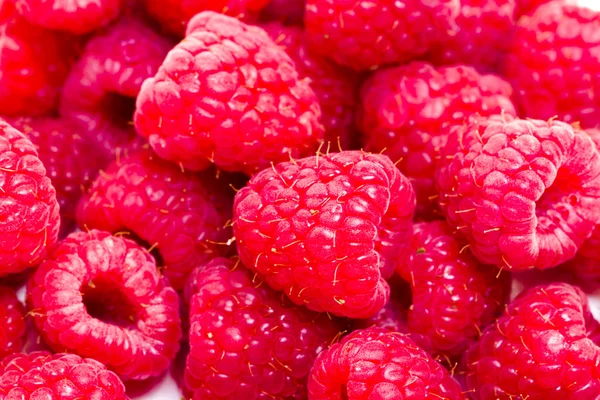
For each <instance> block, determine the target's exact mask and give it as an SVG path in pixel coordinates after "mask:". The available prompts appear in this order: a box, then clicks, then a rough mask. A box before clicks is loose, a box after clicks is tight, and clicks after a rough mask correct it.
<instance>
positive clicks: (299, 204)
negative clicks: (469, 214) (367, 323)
mask: <svg viewBox="0 0 600 400" xmlns="http://www.w3.org/2000/svg"><path fill="white" fill-rule="evenodd" d="M414 207H415V197H414V192H413V190H412V186H411V185H410V183H409V182H408V180H407V179H406V178H405V177H404V176H403V175H402V174H401V173H400V172H399V171H398V170H397V169H396V168H395V167H394V164H393V163H392V162H391V161H390V159H389V158H387V157H386V156H382V155H378V154H369V153H364V152H361V151H344V152H341V153H332V154H328V155H321V154H317V156H315V157H308V158H304V159H301V160H295V161H291V162H285V163H281V164H278V165H276V166H273V168H269V169H266V170H264V171H262V172H260V173H258V174H256V175H255V176H254V177H253V178H252V179H251V180H250V182H249V184H248V186H246V187H245V188H243V189H242V190H240V191H239V192H238V193H237V194H236V197H235V203H234V208H233V210H234V211H233V212H234V219H233V221H234V222H233V229H234V233H235V237H236V240H237V246H238V251H239V254H240V257H241V259H242V261H243V262H244V264H245V265H247V266H248V267H249V268H251V269H253V270H254V271H256V272H257V273H259V274H260V275H261V276H263V277H264V278H265V279H266V282H267V283H268V284H269V285H270V286H271V287H272V288H274V289H275V290H282V291H284V292H285V294H286V295H287V296H288V297H289V298H290V299H291V300H292V301H293V302H294V303H296V304H305V305H306V306H307V307H308V308H310V309H312V310H315V311H328V312H331V313H333V314H335V315H339V316H346V317H350V318H367V317H370V316H371V315H373V314H375V313H376V312H377V311H379V310H380V309H381V308H382V307H383V305H384V304H385V303H386V302H387V300H388V297H389V287H388V285H387V283H386V282H385V280H384V278H386V277H389V276H390V275H391V273H392V271H393V266H394V257H395V256H396V254H397V252H398V251H399V250H400V249H401V246H400V245H399V244H400V243H405V242H406V240H407V239H408V237H409V236H410V234H411V232H412V221H411V220H412V215H413V211H414Z"/></svg>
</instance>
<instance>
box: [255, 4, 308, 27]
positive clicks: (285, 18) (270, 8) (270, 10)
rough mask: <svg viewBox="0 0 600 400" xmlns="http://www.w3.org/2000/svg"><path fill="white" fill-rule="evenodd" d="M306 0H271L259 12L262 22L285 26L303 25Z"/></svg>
mask: <svg viewBox="0 0 600 400" xmlns="http://www.w3.org/2000/svg"><path fill="white" fill-rule="evenodd" d="M305 6H306V0H271V1H270V2H269V4H267V6H266V7H265V8H263V10H262V12H261V15H260V17H261V19H262V20H263V21H278V22H281V23H282V24H285V25H299V26H302V24H303V23H304V8H305Z"/></svg>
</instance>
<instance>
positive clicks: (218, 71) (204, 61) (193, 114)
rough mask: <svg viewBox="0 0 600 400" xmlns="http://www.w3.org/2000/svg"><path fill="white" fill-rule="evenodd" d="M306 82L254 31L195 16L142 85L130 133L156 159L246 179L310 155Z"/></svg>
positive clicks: (315, 129) (316, 130) (313, 138)
mask: <svg viewBox="0 0 600 400" xmlns="http://www.w3.org/2000/svg"><path fill="white" fill-rule="evenodd" d="M319 117H320V110H319V107H318V103H317V99H316V96H315V95H314V93H313V91H312V89H310V86H309V82H308V81H306V80H301V79H299V78H298V74H297V72H296V70H295V67H294V63H293V61H292V60H291V59H290V58H289V56H288V55H287V54H285V52H284V51H283V50H282V49H281V48H279V47H278V46H277V45H276V44H275V43H274V42H273V41H272V40H271V39H270V38H269V37H268V35H267V34H266V33H265V31H264V30H262V29H261V28H258V27H253V26H249V25H246V24H244V23H242V22H240V21H238V20H236V19H234V18H230V17H226V16H224V15H220V14H216V13H214V12H203V13H201V14H198V15H197V16H196V17H195V18H194V19H193V20H192V21H191V22H190V25H189V27H188V35H187V37H186V39H185V40H184V41H182V42H181V43H179V44H178V45H177V46H176V47H175V49H173V50H172V51H171V52H170V53H169V55H168V56H167V59H166V60H165V62H164V63H163V65H162V67H161V68H160V71H159V72H158V74H157V75H156V76H155V77H154V78H152V79H148V80H147V81H146V82H144V85H143V87H142V91H141V92H140V95H139V97H138V99H137V110H136V115H135V126H136V128H137V130H138V132H139V133H140V134H141V135H142V136H144V137H147V138H149V140H150V145H151V146H152V148H153V149H154V151H156V152H157V154H158V155H159V156H160V157H163V158H165V159H167V160H171V161H175V162H178V163H180V164H181V165H183V166H185V167H186V168H190V169H194V170H201V169H204V168H207V167H208V166H209V165H210V163H211V162H214V163H215V164H216V165H217V166H219V167H221V168H223V169H225V170H227V171H241V172H245V173H247V174H252V173H254V172H256V171H257V170H260V169H262V168H265V167H267V166H268V165H269V163H270V162H271V161H273V162H280V161H283V160H288V159H289V157H290V156H293V157H302V156H305V155H308V154H310V153H312V152H313V151H314V150H315V149H316V146H317V143H318V142H319V140H321V139H322V138H323V131H322V126H321V125H320V124H319V122H318V120H319Z"/></svg>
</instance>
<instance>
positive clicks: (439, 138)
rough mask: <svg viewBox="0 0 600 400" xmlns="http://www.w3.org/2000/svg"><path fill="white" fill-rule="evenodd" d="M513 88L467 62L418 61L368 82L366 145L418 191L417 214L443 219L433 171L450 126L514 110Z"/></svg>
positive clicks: (362, 118) (362, 114)
mask: <svg viewBox="0 0 600 400" xmlns="http://www.w3.org/2000/svg"><path fill="white" fill-rule="evenodd" d="M511 95H512V88H511V87H510V85H509V84H508V83H506V82H505V81H503V80H502V79H500V78H498V77H496V76H494V75H480V74H479V73H478V72H477V71H476V70H475V69H474V68H472V67H467V66H464V65H461V66H453V67H440V68H435V67H433V66H432V65H430V64H427V63H423V62H415V63H411V64H408V65H404V66H401V67H396V68H391V69H386V70H382V71H379V72H376V73H375V74H374V75H372V76H371V77H370V79H369V80H368V81H367V82H366V83H365V84H364V86H363V88H362V91H361V103H360V107H359V114H358V125H359V128H360V129H361V130H362V132H363V133H364V136H365V147H366V149H367V150H369V151H373V152H375V153H378V152H381V151H383V150H385V154H387V155H388V156H389V157H390V158H391V159H392V161H395V162H396V163H397V165H398V168H399V169H400V171H402V172H403V173H404V174H406V176H407V177H408V178H409V179H410V180H411V182H412V184H413V186H414V188H415V191H416V193H417V199H418V201H417V204H418V207H417V211H418V214H417V215H418V217H420V218H422V219H434V218H438V217H439V212H438V211H437V205H436V199H435V198H436V197H437V196H436V195H437V192H436V190H435V185H434V179H433V176H434V173H435V168H436V165H437V161H438V159H439V150H440V149H441V148H443V147H444V146H445V144H446V137H447V131H448V128H449V127H451V126H453V125H462V124H463V123H464V121H465V120H468V119H472V118H474V117H475V116H489V115H493V114H498V113H500V112H502V111H505V112H507V113H511V114H515V113H516V112H515V109H514V106H513V104H512V102H511V100H510V96H511Z"/></svg>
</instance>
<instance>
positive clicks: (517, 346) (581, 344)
mask: <svg viewBox="0 0 600 400" xmlns="http://www.w3.org/2000/svg"><path fill="white" fill-rule="evenodd" d="M597 329H598V323H597V322H596V321H595V320H594V318H593V316H592V314H591V312H590V309H589V306H588V304H587V297H586V295H585V294H584V293H583V292H582V291H581V289H579V288H577V287H574V286H571V285H568V284H566V283H555V284H549V285H541V286H537V287H534V288H531V289H529V290H527V291H526V292H524V293H522V294H521V295H520V296H519V297H517V298H516V299H515V300H514V301H513V302H512V303H511V304H510V305H509V306H508V308H507V310H506V312H505V313H504V314H503V315H502V316H501V317H500V318H499V319H498V321H497V322H496V324H494V325H491V326H489V327H488V328H487V329H486V330H485V331H484V332H483V336H482V338H481V340H480V341H479V342H477V343H475V344H473V346H472V347H471V348H470V349H469V351H468V352H467V353H466V355H465V362H466V365H467V375H466V381H467V386H468V388H469V389H470V390H472V396H473V399H477V400H497V399H507V400H508V399H511V398H512V399H514V398H520V399H553V398H554V399H565V400H576V399H596V398H598V396H600V367H599V360H600V348H599V347H598V345H597V344H596V343H594V341H592V340H591V338H590V335H591V333H592V332H593V331H594V330H597Z"/></svg>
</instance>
